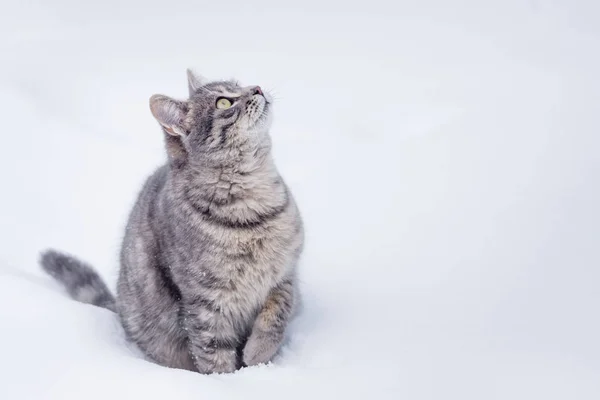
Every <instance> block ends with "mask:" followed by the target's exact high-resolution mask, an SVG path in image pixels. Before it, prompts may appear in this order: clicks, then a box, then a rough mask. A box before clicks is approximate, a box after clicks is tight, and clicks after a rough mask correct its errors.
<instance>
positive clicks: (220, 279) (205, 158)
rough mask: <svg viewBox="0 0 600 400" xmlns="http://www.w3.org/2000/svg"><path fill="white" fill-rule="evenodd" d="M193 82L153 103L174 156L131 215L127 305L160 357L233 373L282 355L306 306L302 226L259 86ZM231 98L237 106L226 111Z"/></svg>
mask: <svg viewBox="0 0 600 400" xmlns="http://www.w3.org/2000/svg"><path fill="white" fill-rule="evenodd" d="M192 78H193V75H192ZM192 78H190V92H191V93H190V98H189V99H188V100H187V101H177V100H173V99H169V98H167V97H166V96H153V98H152V99H151V103H153V104H151V108H152V113H153V114H154V116H155V117H156V118H157V120H158V122H159V123H160V124H161V125H162V127H163V130H164V132H165V137H166V148H167V154H168V157H169V162H168V164H167V165H165V166H163V167H161V168H159V169H158V170H157V171H156V172H155V173H154V174H153V175H152V176H151V177H150V178H149V179H148V180H147V182H146V184H145V185H144V187H143V189H142V191H141V193H140V195H139V198H138V200H137V203H136V205H135V206H134V208H133V210H132V212H131V215H130V218H129V222H128V225H127V228H126V232H125V238H124V241H123V246H122V250H121V269H120V275H119V280H118V285H117V291H118V293H117V299H116V309H117V312H118V313H119V316H120V319H121V322H122V325H123V327H124V329H125V332H126V333H127V335H128V337H129V338H130V339H131V340H132V341H133V342H135V343H136V344H137V345H138V346H139V347H140V348H141V349H142V350H143V351H144V352H145V353H146V354H147V355H148V357H149V358H151V359H152V360H154V361H155V362H157V363H159V364H162V365H165V366H169V367H175V368H184V369H190V370H195V371H199V372H201V373H213V372H231V371H234V370H236V369H237V368H239V367H240V366H242V365H255V364H258V363H264V362H268V361H269V360H271V359H272V357H273V356H274V355H275V354H276V352H277V351H278V349H279V347H280V345H281V343H282V340H283V338H284V333H285V329H286V326H287V324H288V322H289V320H290V318H291V316H292V315H293V311H294V308H295V307H296V304H297V302H298V292H297V280H296V266H297V263H298V258H299V256H300V253H301V251H302V245H303V228H302V222H301V219H300V215H299V212H298V209H297V207H296V204H295V202H294V199H293V197H292V195H291V193H290V191H289V189H288V188H287V187H286V185H285V183H284V182H283V180H282V179H281V177H280V175H279V173H278V172H277V169H276V168H275V166H274V163H273V160H272V158H271V151H270V150H271V141H270V138H269V134H268V129H269V126H270V114H271V112H270V103H269V102H268V100H267V99H266V97H265V96H263V95H262V91H261V90H260V88H257V87H246V88H243V87H240V86H239V85H238V84H237V83H234V82H228V81H225V82H212V83H208V84H203V85H200V83H199V80H198V79H193V80H192ZM220 96H227V97H229V98H232V100H234V101H233V106H232V107H231V108H229V109H227V110H221V109H217V108H216V106H215V104H216V101H217V99H218V98H219V97H220ZM90 271H91V270H90ZM92 272H93V271H92ZM63 282H64V280H63Z"/></svg>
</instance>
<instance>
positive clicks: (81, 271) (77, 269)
mask: <svg viewBox="0 0 600 400" xmlns="http://www.w3.org/2000/svg"><path fill="white" fill-rule="evenodd" d="M40 264H41V265H42V268H43V269H44V271H46V272H47V273H48V274H50V276H52V277H53V278H54V279H56V280H57V281H59V282H60V283H61V284H63V286H64V287H65V288H66V289H67V292H69V294H70V295H71V297H72V298H73V299H75V300H77V301H80V302H82V303H87V304H93V305H95V306H98V307H104V308H108V309H109V310H111V311H115V312H116V305H115V298H114V297H113V295H112V294H111V293H110V290H108V287H107V286H106V284H104V282H103V281H102V279H101V278H100V276H99V275H98V274H97V273H96V271H94V270H93V269H92V267H91V266H89V265H88V264H86V263H84V262H82V261H79V260H77V259H76V258H74V257H71V256H67V255H65V254H61V253H59V252H57V251H54V250H47V251H45V252H43V253H42V255H41V257H40Z"/></svg>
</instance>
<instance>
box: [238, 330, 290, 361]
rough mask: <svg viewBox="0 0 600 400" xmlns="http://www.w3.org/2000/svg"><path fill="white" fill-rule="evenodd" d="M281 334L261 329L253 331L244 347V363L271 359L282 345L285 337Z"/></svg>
mask: <svg viewBox="0 0 600 400" xmlns="http://www.w3.org/2000/svg"><path fill="white" fill-rule="evenodd" d="M280 336H281V335H277V334H271V333H269V332H264V331H260V330H255V331H253V332H252V335H250V337H249V338H248V342H246V346H245V347H244V356H243V361H244V364H246V365H248V366H250V365H257V364H266V363H268V362H269V361H271V359H272V358H273V356H274V355H275V353H277V350H279V346H280V345H281V340H282V339H283V337H280Z"/></svg>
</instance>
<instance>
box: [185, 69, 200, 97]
mask: <svg viewBox="0 0 600 400" xmlns="http://www.w3.org/2000/svg"><path fill="white" fill-rule="evenodd" d="M187 77H188V90H189V91H190V96H192V95H193V94H195V93H196V92H197V91H198V89H200V88H201V87H202V85H203V82H204V78H203V77H202V76H200V75H198V74H197V73H195V72H194V71H192V70H191V69H189V68H188V69H187Z"/></svg>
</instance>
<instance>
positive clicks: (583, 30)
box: [0, 0, 600, 400]
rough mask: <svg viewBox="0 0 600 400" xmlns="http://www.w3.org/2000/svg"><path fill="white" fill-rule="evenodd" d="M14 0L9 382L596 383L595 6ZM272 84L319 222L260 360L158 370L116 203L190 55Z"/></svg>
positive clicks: (483, 386)
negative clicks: (57, 280)
mask: <svg viewBox="0 0 600 400" xmlns="http://www.w3.org/2000/svg"><path fill="white" fill-rule="evenodd" d="M284 3H285V2H274V1H270V2H260V1H252V2H238V1H228V2H219V3H217V2H198V1H188V2H177V1H169V2H158V1H140V0H137V1H125V0H121V1H116V0H106V1H103V2H76V1H73V0H71V1H69V0H55V1H53V2H41V1H37V2H36V1H34V2H17V1H16V0H8V1H7V0H4V1H3V4H2V5H3V7H2V9H3V12H2V13H0V14H1V15H0V26H1V27H2V28H0V29H2V35H0V51H1V53H2V55H3V56H2V63H0V89H1V90H0V108H1V109H2V113H1V115H2V131H3V133H2V145H1V146H0V181H1V182H2V184H3V185H2V187H3V191H2V196H1V197H0V221H2V229H1V230H0V241H1V243H2V246H1V247H0V321H1V329H0V377H1V378H0V398H2V399H66V400H68V399H80V398H85V399H107V398H115V399H121V398H144V399H164V398H177V399H188V398H189V399H198V398H210V399H236V398H245V399H254V398H261V399H276V398H286V399H295V398H298V399H309V398H350V399H354V398H355V399H364V398H372V399H400V398H405V399H436V400H437V399H460V400H464V399H511V400H514V399H528V400H529V399H567V398H573V399H578V400H581V399H598V398H600V379H599V378H598V377H599V373H600V341H599V340H598V338H599V337H600V320H599V317H598V309H599V306H600V290H598V282H600V268H599V266H600V253H599V252H598V241H599V239H600V211H599V207H598V204H600V186H599V185H598V181H599V178H600V176H599V174H600V153H599V148H600V137H599V136H598V132H599V131H600V122H599V121H598V118H597V112H598V104H600V80H599V79H598V71H600V53H599V52H598V50H597V49H598V48H599V47H600V28H599V25H598V21H599V18H600V5H599V4H600V3H598V2H596V1H593V0H589V1H583V0H580V1H567V0H562V1H561V0H547V1H542V0H531V1H517V0H504V1H500V0H497V1H492V0H490V1H487V2H481V1H474V0H473V1H468V0H456V1H452V2H449V1H443V0H425V1H419V2H411V1H387V2H385V1H384V2H382V1H378V0H373V1H369V2H352V1H347V2H343V1H341V0H337V1H335V2H328V1H323V0H322V1H313V0H305V1H302V2H299V3H297V4H295V5H291V4H284ZM187 67H195V68H196V69H197V70H198V71H199V72H200V73H202V74H203V75H205V76H208V77H211V78H229V77H235V78H237V79H239V80H240V81H242V82H243V83H245V84H260V85H261V86H262V87H264V88H270V89H272V90H273V92H274V93H275V95H276V99H277V101H276V110H275V123H274V125H273V129H272V136H273V139H274V146H275V148H274V154H275V157H276V160H277V163H278V166H279V168H280V170H281V172H282V174H283V175H284V177H285V178H286V180H287V182H288V184H289V185H290V186H291V188H292V190H293V191H294V193H295V196H296V198H297V200H298V202H299V205H300V207H301V210H302V212H303V215H304V218H305V222H306V228H307V245H306V252H305V254H304V257H303V261H302V265H301V281H302V290H303V292H304V302H305V307H304V311H303V313H302V314H301V315H300V316H299V318H298V319H297V320H296V321H295V322H294V323H293V325H292V326H291V327H290V329H289V341H288V342H287V343H286V345H285V346H284V348H283V350H282V352H281V354H280V355H279V356H278V358H277V359H276V360H275V361H274V362H273V363H272V364H270V365H266V366H260V367H254V368H247V369H244V370H241V371H238V372H236V373H235V374H230V375H214V376H202V375H199V374H194V373H191V372H187V371H179V370H172V369H167V368H163V367H160V366H157V365H154V364H151V363H149V362H147V361H145V360H144V359H143V358H142V356H141V355H140V354H139V352H138V351H137V350H136V349H135V348H134V347H132V346H131V345H130V344H128V343H127V342H126V341H125V340H124V337H123V333H122V331H121V329H120V327H119V325H118V323H117V320H116V318H115V316H114V314H111V313H110V312H108V311H106V310H102V309H99V308H95V307H93V306H89V305H84V304H79V303H76V302H74V301H72V300H70V299H68V298H67V296H66V295H65V293H64V292H62V291H61V290H60V288H59V287H58V286H57V285H56V284H54V283H53V282H52V281H51V280H50V279H49V278H48V277H46V276H44V275H43V274H42V272H41V271H40V270H39V267H38V265H37V254H38V252H39V251H40V250H41V249H44V248H47V247H54V248H57V249H62V250H66V251H69V252H71V253H73V254H76V255H78V256H80V257H81V258H83V259H85V260H86V261H89V262H90V263H92V265H94V266H95V267H96V268H97V269H98V270H99V272H100V273H101V275H102V276H103V277H104V278H105V279H106V281H107V282H108V283H109V285H110V286H111V287H112V288H114V286H115V282H116V276H117V268H118V262H117V260H118V257H117V256H118V250H119V245H120V240H121V236H122V231H123V227H124V224H125V221H126V218H127V214H128V212H129V210H130V208H131V206H132V203H133V201H134V199H135V196H136V195H137V191H138V190H139V189H140V185H141V183H142V182H143V180H144V179H145V178H146V176H147V175H148V174H149V173H150V172H151V171H152V169H153V168H154V167H156V166H157V165H159V164H160V163H161V162H162V161H163V160H164V154H163V147H162V137H161V134H160V132H159V128H158V126H157V124H156V122H155V121H153V120H152V117H151V115H150V112H149V110H148V98H149V97H150V96H151V95H152V94H154V93H164V94H167V95H172V96H180V97H183V96H185V94H186V90H187V89H186V81H185V79H186V78H185V68H187Z"/></svg>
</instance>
